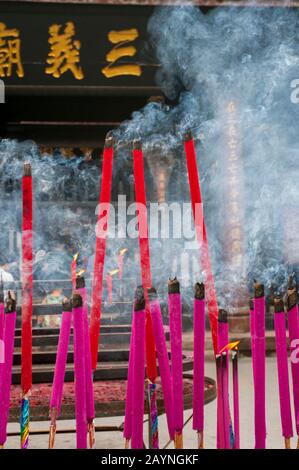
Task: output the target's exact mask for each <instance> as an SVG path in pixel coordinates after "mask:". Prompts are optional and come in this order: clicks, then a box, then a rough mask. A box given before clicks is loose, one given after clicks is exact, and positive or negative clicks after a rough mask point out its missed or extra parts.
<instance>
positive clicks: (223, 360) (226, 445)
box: [218, 310, 231, 449]
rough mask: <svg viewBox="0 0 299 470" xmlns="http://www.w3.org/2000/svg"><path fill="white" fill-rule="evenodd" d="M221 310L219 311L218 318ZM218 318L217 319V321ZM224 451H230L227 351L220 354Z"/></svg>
mask: <svg viewBox="0 0 299 470" xmlns="http://www.w3.org/2000/svg"><path fill="white" fill-rule="evenodd" d="M220 316H221V310H219V317H220ZM219 317H218V319H219ZM221 374H222V406H223V437H224V449H230V447H231V446H230V411H229V395H228V351H225V352H223V353H222V354H221Z"/></svg>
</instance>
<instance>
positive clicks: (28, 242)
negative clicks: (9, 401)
mask: <svg viewBox="0 0 299 470" xmlns="http://www.w3.org/2000/svg"><path fill="white" fill-rule="evenodd" d="M22 200H23V207H22V347H21V349H22V366H21V384H22V393H23V400H22V407H21V423H22V424H21V447H22V448H27V446H28V437H29V401H28V393H29V391H30V389H31V385H32V297H33V274H32V259H33V255H32V250H33V249H32V175H31V165H30V163H25V164H24V174H23V179H22ZM25 402H26V403H25ZM25 414H26V416H25Z"/></svg>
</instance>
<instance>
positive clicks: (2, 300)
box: [0, 278, 5, 339]
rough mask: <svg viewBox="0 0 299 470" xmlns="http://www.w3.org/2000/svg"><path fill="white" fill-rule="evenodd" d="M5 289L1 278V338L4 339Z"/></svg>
mask: <svg viewBox="0 0 299 470" xmlns="http://www.w3.org/2000/svg"><path fill="white" fill-rule="evenodd" d="M4 319H5V315H4V290H3V281H2V278H1V281H0V339H3V334H4Z"/></svg>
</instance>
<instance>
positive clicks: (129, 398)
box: [123, 310, 135, 449]
mask: <svg viewBox="0 0 299 470" xmlns="http://www.w3.org/2000/svg"><path fill="white" fill-rule="evenodd" d="M133 338H134V310H133V313H132V328H131V340H130V355H129V364H128V376H127V389H126V409H125V421H124V434H123V435H124V438H125V440H126V442H125V448H126V449H128V448H129V442H130V440H131V437H132V409H133V368H134V347H135V343H134V339H133Z"/></svg>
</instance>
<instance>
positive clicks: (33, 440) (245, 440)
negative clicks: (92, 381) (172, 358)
mask: <svg viewBox="0 0 299 470" xmlns="http://www.w3.org/2000/svg"><path fill="white" fill-rule="evenodd" d="M239 374H240V377H239V381H240V420H241V423H240V425H241V447H242V448H253V446H254V431H253V429H254V428H253V385H252V370H251V359H249V358H245V357H243V358H240V365H239ZM206 375H207V376H210V377H212V378H215V365H214V363H213V362H211V361H207V362H206ZM190 415H191V410H188V411H186V412H185V420H187V419H188V418H189V417H190ZM122 420H123V417H119V418H110V419H107V418H105V419H97V420H96V424H97V425H120V424H121V423H122ZM58 426H59V428H60V429H61V428H63V429H71V428H74V426H75V422H74V421H73V420H68V421H60V422H59V423H58ZM48 427H49V423H47V422H41V423H39V422H36V423H32V429H39V430H43V429H45V430H47V429H48ZM267 430H268V438H267V447H268V448H272V449H275V448H282V447H283V446H284V445H283V444H284V442H283V439H282V437H281V425H280V410H279V396H278V384H277V369H276V359H275V358H274V357H273V358H272V357H270V358H267ZM9 431H18V424H14V423H12V424H10V425H9ZM146 431H147V426H146V425H145V428H144V435H145V439H146ZM159 431H160V442H161V447H162V446H163V445H165V443H166V442H167V430H166V422H165V416H162V417H160V420H159ZM215 440H216V401H214V402H212V403H210V404H208V405H207V406H206V408H205V447H206V448H215ZM295 440H296V439H295V438H293V441H292V447H294V446H295ZM123 444H124V442H123V438H122V434H121V433H120V432H105V433H97V435H96V448H99V449H100V448H101V449H119V448H122V447H123ZM47 445H48V436H47V435H42V436H31V437H30V448H35V449H40V448H47ZM18 446H19V438H18V437H9V439H8V441H7V445H6V448H10V449H13V448H18ZM56 447H57V448H68V449H72V448H75V434H67V433H66V434H61V435H57V436H56ZM184 447H185V448H189V449H192V448H196V434H195V432H194V431H193V430H192V421H189V423H188V424H187V425H186V427H185V430H184Z"/></svg>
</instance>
